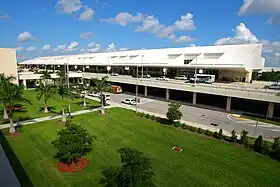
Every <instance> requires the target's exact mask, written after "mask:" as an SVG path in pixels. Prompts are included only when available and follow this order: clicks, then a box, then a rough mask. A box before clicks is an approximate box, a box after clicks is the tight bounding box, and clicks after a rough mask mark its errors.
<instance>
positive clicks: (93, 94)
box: [88, 92, 100, 97]
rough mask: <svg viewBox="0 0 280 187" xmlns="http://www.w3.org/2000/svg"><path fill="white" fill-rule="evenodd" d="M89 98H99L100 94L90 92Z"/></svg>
mask: <svg viewBox="0 0 280 187" xmlns="http://www.w3.org/2000/svg"><path fill="white" fill-rule="evenodd" d="M88 96H91V97H99V96H100V94H99V93H97V92H89V93H88Z"/></svg>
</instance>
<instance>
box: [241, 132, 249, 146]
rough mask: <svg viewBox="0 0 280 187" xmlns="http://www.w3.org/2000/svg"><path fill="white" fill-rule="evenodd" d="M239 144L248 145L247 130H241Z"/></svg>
mask: <svg viewBox="0 0 280 187" xmlns="http://www.w3.org/2000/svg"><path fill="white" fill-rule="evenodd" d="M240 144H243V145H248V131H246V130H243V131H241V137H240Z"/></svg>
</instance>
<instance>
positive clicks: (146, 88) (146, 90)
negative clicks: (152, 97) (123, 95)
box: [144, 86, 148, 96]
mask: <svg viewBox="0 0 280 187" xmlns="http://www.w3.org/2000/svg"><path fill="white" fill-rule="evenodd" d="M144 95H145V96H148V87H147V86H145V93H144Z"/></svg>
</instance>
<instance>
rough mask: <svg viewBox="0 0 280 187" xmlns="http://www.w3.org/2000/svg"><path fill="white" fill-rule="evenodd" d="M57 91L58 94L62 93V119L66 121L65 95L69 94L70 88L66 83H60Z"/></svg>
mask: <svg viewBox="0 0 280 187" xmlns="http://www.w3.org/2000/svg"><path fill="white" fill-rule="evenodd" d="M57 93H58V95H60V97H61V102H62V119H61V121H62V122H66V117H65V110H64V109H65V107H66V104H65V101H64V98H65V96H68V95H69V89H68V88H67V87H66V86H65V85H63V84H59V85H58V86H57Z"/></svg>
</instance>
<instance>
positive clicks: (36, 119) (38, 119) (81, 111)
mask: <svg viewBox="0 0 280 187" xmlns="http://www.w3.org/2000/svg"><path fill="white" fill-rule="evenodd" d="M112 107H114V106H105V107H104V109H106V108H107V109H108V108H112ZM99 109H100V108H94V109H87V110H80V111H76V112H72V113H71V116H76V115H80V114H86V113H90V112H95V111H98V110H99ZM65 115H66V116H69V114H65ZM59 118H62V115H57V116H47V117H42V118H35V119H30V120H26V121H20V122H17V123H14V126H16V125H19V126H21V125H29V124H33V123H39V122H42V121H49V120H53V119H59ZM9 127H10V124H5V125H0V129H5V128H9Z"/></svg>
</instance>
